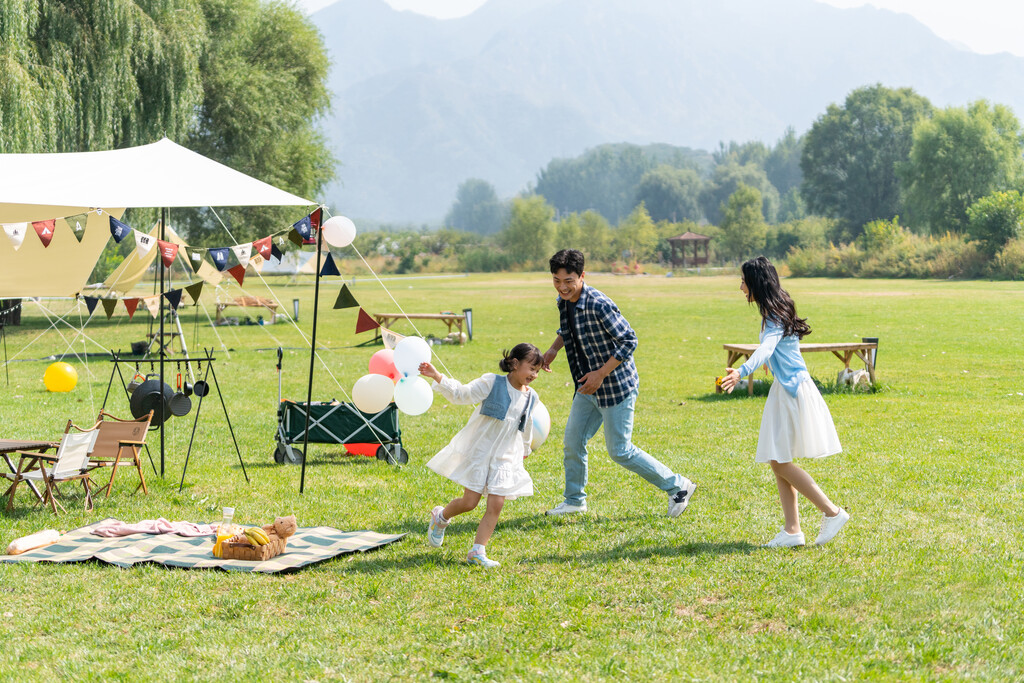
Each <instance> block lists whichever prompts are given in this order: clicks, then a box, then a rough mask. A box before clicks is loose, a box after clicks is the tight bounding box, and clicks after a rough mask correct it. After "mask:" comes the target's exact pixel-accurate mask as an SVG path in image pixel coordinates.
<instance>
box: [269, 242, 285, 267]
mask: <svg viewBox="0 0 1024 683" xmlns="http://www.w3.org/2000/svg"><path fill="white" fill-rule="evenodd" d="M270 258H276V259H277V262H278V263H280V262H281V261H283V260H284V252H283V251H281V250H280V249H278V248H277V245H276V244H275V245H274V246H272V247H271V248H270Z"/></svg>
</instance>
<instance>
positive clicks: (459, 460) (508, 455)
mask: <svg viewBox="0 0 1024 683" xmlns="http://www.w3.org/2000/svg"><path fill="white" fill-rule="evenodd" d="M495 382H503V383H504V384H505V386H506V387H507V388H508V392H509V399H510V401H509V407H508V411H507V412H506V413H505V419H504V420H497V419H495V418H493V417H487V416H486V415H481V414H480V405H479V404H480V403H481V402H482V401H483V400H484V399H485V398H487V396H488V394H490V393H491V388H492V387H493V386H494V383H495ZM434 391H436V392H437V393H439V394H441V395H442V396H444V397H445V398H446V399H448V400H449V401H450V402H452V403H455V404H459V405H471V404H474V403H475V404H477V406H476V408H474V409H473V414H472V415H471V416H470V418H469V422H467V423H466V426H465V427H463V428H462V430H461V431H459V433H458V434H456V435H455V437H454V438H453V439H452V440H451V442H450V443H449V444H448V445H447V446H445V447H444V448H442V449H441V451H440V452H438V454H437V455H435V456H434V457H433V458H431V459H430V461H429V462H428V463H427V467H429V468H430V469H432V470H434V471H435V472H437V473H438V474H440V475H442V476H444V477H448V478H449V479H451V480H452V481H454V482H455V483H456V484H460V485H462V486H464V487H466V488H467V489H469V490H470V491H475V492H476V493H479V494H482V495H495V496H505V497H506V498H508V499H509V500H511V499H514V498H518V497H520V496H531V495H533V479H531V478H530V475H529V473H528V472H527V471H526V468H525V467H523V458H524V457H526V456H527V455H529V454H530V441H531V440H532V439H533V420H530V419H527V420H526V425H525V428H524V429H523V431H521V432H520V431H519V420H520V418H521V417H522V415H523V411H524V410H525V409H526V407H527V401H528V400H529V398H530V395H531V394H534V395H535V394H536V392H535V391H534V390H533V389H531V388H530V387H526V390H525V391H518V390H516V389H515V388H514V387H513V386H512V385H511V384H510V383H509V381H508V380H507V379H506V378H505V375H495V374H492V373H487V374H485V375H484V376H483V377H480V378H478V379H475V380H473V381H472V382H470V383H469V384H461V383H459V382H458V381H457V380H454V379H452V378H451V377H445V376H443V375H442V377H441V381H440V382H438V383H436V384H435V385H434ZM536 403H537V399H536V398H535V399H534V405H536Z"/></svg>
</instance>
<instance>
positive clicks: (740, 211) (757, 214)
mask: <svg viewBox="0 0 1024 683" xmlns="http://www.w3.org/2000/svg"><path fill="white" fill-rule="evenodd" d="M719 227H721V229H722V239H721V245H720V248H719V251H721V252H722V253H723V254H724V255H725V256H727V257H730V258H734V259H745V258H749V257H751V256H754V255H755V254H756V253H758V252H760V251H762V250H763V249H764V246H765V237H766V235H767V231H768V226H767V225H766V224H765V222H764V216H763V215H762V214H761V193H760V192H759V191H758V190H757V188H755V187H750V186H749V185H744V184H743V183H740V184H739V186H738V187H737V188H736V191H735V192H733V193H732V196H730V197H729V201H728V202H727V203H726V205H725V209H724V211H723V215H722V222H721V225H720V226H719Z"/></svg>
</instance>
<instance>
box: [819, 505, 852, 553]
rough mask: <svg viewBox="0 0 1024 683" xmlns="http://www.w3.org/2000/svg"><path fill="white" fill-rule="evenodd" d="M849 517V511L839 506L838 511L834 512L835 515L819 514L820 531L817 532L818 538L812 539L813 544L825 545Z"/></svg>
mask: <svg viewBox="0 0 1024 683" xmlns="http://www.w3.org/2000/svg"><path fill="white" fill-rule="evenodd" d="M849 519H850V513H849V512H847V511H846V510H844V509H843V508H839V512H838V513H836V515H835V517H827V516H825V515H822V516H821V531H820V532H818V538H817V539H816V540H815V541H814V544H815V545H825V544H826V543H828V542H829V541H831V540H832V539H833V538H835V537H836V534H838V533H839V531H840V530H841V529H842V528H843V525H845V524H846V522H847V521H848V520H849Z"/></svg>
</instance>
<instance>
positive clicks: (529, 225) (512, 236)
mask: <svg viewBox="0 0 1024 683" xmlns="http://www.w3.org/2000/svg"><path fill="white" fill-rule="evenodd" d="M554 217H555V210H554V209H553V208H552V207H551V205H550V204H548V203H547V202H546V201H544V197H541V196H539V195H533V196H530V197H516V198H515V199H513V200H512V210H511V213H510V215H509V221H508V225H507V226H505V228H504V229H503V230H502V231H501V232H500V233H499V234H498V241H499V244H500V245H501V246H502V247H504V248H505V250H506V251H508V252H509V255H510V257H511V258H512V259H513V261H514V262H515V263H517V264H523V263H538V262H540V261H541V260H543V259H546V258H548V257H549V256H550V255H551V254H549V253H548V252H549V251H550V244H551V237H552V233H553V232H554V231H553V224H552V219H553V218H554Z"/></svg>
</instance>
